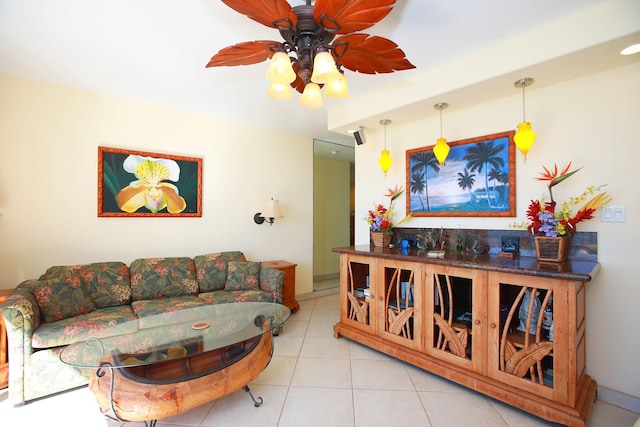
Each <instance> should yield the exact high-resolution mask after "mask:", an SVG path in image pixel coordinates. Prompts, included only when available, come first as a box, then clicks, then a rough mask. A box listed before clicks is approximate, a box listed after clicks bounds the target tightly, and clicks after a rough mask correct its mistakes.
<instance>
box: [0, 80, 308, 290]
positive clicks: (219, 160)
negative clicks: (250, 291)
mask: <svg viewBox="0 0 640 427" xmlns="http://www.w3.org/2000/svg"><path fill="white" fill-rule="evenodd" d="M98 146H107V147H116V148H128V149H135V150H141V151H151V152H154V153H168V154H176V155H184V156H193V157H202V158H203V198H202V202H203V203H202V205H203V206H202V212H203V215H202V217H201V218H98V217H97V154H98V150H97V147H98ZM312 165H313V141H312V140H311V139H309V140H306V139H303V138H301V137H299V136H292V135H290V134H287V133H280V132H272V131H268V130H264V129H258V128H252V127H250V126H246V125H239V124H236V123H229V122H223V121H220V120H215V119H212V118H209V117H204V116H198V115H194V114H189V113H183V112H177V111H173V110H169V109H166V108H160V107H156V106H153V105H147V104H141V103H136V102H131V101H127V100H122V99H116V98H111V97H107V96H102V95H96V94H93V93H89V92H84V91H79V90H74V89H68V88H63V87H59V86H54V85H50V84H45V83H40V82H35V81H30V80H24V79H19V78H14V77H10V76H6V75H0V215H2V216H0V288H13V287H15V286H16V285H17V284H18V283H19V282H20V281H21V280H24V279H28V278H37V277H38V276H39V275H40V274H42V273H43V272H44V271H45V269H46V268H48V267H49V266H52V265H64V264H78V263H85V262H94V261H111V260H113V261H123V262H125V263H129V262H131V261H132V260H134V259H136V258H142V257H153V256H194V255H198V254H203V253H209V252H217V251H224V250H241V251H243V252H244V253H245V255H246V256H247V258H248V259H250V260H267V259H286V260H289V261H291V262H294V263H296V264H298V267H297V270H296V279H297V287H296V291H297V293H298V294H300V293H308V292H311V291H312V288H313V283H312V229H313V223H312V215H313V211H312V204H313V183H312V175H311V173H310V172H309V171H311V170H312ZM271 197H274V198H276V199H279V200H280V206H281V211H282V213H283V215H284V216H285V218H282V219H279V220H276V223H275V224H274V225H273V226H268V225H264V224H263V225H260V226H259V225H256V224H255V223H254V222H253V215H254V214H255V213H256V212H259V211H260V210H261V209H262V207H263V206H264V202H265V201H266V200H267V199H269V198H271Z"/></svg>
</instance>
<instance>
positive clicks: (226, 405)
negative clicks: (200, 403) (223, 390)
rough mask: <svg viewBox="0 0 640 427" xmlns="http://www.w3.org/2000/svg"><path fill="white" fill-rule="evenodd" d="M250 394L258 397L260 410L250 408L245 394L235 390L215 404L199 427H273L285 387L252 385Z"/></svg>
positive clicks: (285, 391)
mask: <svg viewBox="0 0 640 427" xmlns="http://www.w3.org/2000/svg"><path fill="white" fill-rule="evenodd" d="M251 392H252V393H253V395H254V396H255V397H256V399H257V398H258V397H262V399H263V403H262V406H260V407H258V408H256V407H254V405H253V402H252V400H251V398H250V397H249V393H246V392H245V391H244V390H238V391H236V392H234V393H231V394H228V395H227V396H224V397H222V398H220V399H218V400H216V402H215V404H214V405H213V408H211V410H210V411H209V413H208V414H207V416H206V417H205V419H204V420H203V421H202V424H201V426H203V427H256V426H260V427H276V426H277V425H278V419H279V418H280V412H281V410H282V406H283V405H284V400H285V397H286V395H287V387H282V386H268V385H260V384H253V385H251Z"/></svg>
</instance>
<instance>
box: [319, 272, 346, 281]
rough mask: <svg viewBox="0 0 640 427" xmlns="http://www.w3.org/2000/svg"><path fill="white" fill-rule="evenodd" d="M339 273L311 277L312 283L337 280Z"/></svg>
mask: <svg viewBox="0 0 640 427" xmlns="http://www.w3.org/2000/svg"><path fill="white" fill-rule="evenodd" d="M339 278H340V273H330V274H321V275H320V276H313V281H314V282H322V281H323V280H333V279H339Z"/></svg>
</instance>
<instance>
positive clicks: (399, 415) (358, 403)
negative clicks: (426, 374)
mask: <svg viewBox="0 0 640 427" xmlns="http://www.w3.org/2000/svg"><path fill="white" fill-rule="evenodd" d="M353 407H354V413H355V426H356V427H383V426H384V427H386V426H402V427H429V426H431V424H430V423H429V419H428V418H427V415H426V413H425V411H424V408H423V406H422V403H421V402H420V398H419V397H418V395H417V393H416V392H414V391H400V390H357V389H354V390H353ZM451 426H453V424H451Z"/></svg>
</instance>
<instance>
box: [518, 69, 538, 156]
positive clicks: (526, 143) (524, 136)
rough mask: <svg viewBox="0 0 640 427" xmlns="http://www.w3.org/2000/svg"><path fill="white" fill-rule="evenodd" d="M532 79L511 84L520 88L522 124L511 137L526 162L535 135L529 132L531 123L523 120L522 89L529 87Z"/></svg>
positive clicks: (528, 78)
mask: <svg viewBox="0 0 640 427" xmlns="http://www.w3.org/2000/svg"><path fill="white" fill-rule="evenodd" d="M532 84H533V79H532V78H530V77H526V78H524V79H520V80H516V82H515V83H514V84H513V85H514V86H515V87H516V88H520V87H521V88H522V123H520V124H518V132H517V133H516V134H515V136H514V137H513V142H514V143H515V144H516V147H518V149H519V150H520V152H521V153H522V155H523V156H524V159H525V160H527V153H528V152H529V149H530V148H531V146H532V145H533V141H535V140H536V133H535V132H534V131H533V130H531V123H529V122H528V121H526V120H525V114H524V113H525V108H524V105H525V104H524V88H525V87H527V86H531V85H532Z"/></svg>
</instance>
